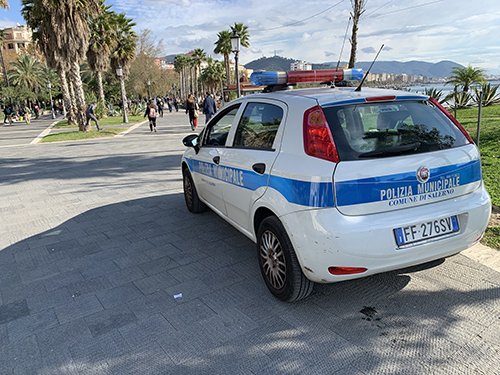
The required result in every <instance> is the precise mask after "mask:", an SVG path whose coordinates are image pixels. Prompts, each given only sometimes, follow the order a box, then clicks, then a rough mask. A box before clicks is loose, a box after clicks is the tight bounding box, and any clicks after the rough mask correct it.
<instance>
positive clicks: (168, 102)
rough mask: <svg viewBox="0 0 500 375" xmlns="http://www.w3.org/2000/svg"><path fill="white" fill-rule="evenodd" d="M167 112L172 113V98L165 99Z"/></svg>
mask: <svg viewBox="0 0 500 375" xmlns="http://www.w3.org/2000/svg"><path fill="white" fill-rule="evenodd" d="M167 105H168V111H169V112H170V113H172V98H167Z"/></svg>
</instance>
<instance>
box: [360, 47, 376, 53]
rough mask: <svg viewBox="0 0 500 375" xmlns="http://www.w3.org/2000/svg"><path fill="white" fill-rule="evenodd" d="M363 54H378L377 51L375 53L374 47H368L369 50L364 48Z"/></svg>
mask: <svg viewBox="0 0 500 375" xmlns="http://www.w3.org/2000/svg"><path fill="white" fill-rule="evenodd" d="M361 52H364V53H376V52H377V51H375V48H373V47H367V48H362V49H361Z"/></svg>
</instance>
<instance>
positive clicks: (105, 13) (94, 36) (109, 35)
mask: <svg viewBox="0 0 500 375" xmlns="http://www.w3.org/2000/svg"><path fill="white" fill-rule="evenodd" d="M100 7H101V12H100V14H98V15H97V17H95V18H92V19H91V20H90V21H89V27H90V37H89V48H88V50H87V62H88V64H89V68H90V69H91V70H92V71H93V72H94V73H95V75H96V80H97V87H98V91H99V98H100V100H101V102H102V105H103V107H104V108H106V99H105V97H104V89H103V87H102V72H105V71H106V70H108V67H109V57H110V55H111V52H112V51H113V48H114V45H115V37H114V36H115V31H114V29H113V22H114V20H115V17H114V14H113V12H110V11H109V8H111V6H110V5H105V4H104V1H103V0H100Z"/></svg>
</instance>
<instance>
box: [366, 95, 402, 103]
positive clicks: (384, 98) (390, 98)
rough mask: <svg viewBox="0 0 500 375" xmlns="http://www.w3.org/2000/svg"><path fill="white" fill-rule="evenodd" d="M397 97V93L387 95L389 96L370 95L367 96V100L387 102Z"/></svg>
mask: <svg viewBox="0 0 500 375" xmlns="http://www.w3.org/2000/svg"><path fill="white" fill-rule="evenodd" d="M394 99H396V95H387V96H370V97H369V98H365V101H367V102H386V101H390V100H394Z"/></svg>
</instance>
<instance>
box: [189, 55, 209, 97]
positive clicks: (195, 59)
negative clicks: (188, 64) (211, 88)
mask: <svg viewBox="0 0 500 375" xmlns="http://www.w3.org/2000/svg"><path fill="white" fill-rule="evenodd" d="M206 58H207V54H206V53H205V51H204V50H203V48H196V49H195V50H194V53H193V55H192V56H191V59H192V61H193V64H194V66H195V69H196V70H195V75H194V76H195V87H196V89H195V91H199V87H198V75H199V74H200V73H201V63H202V62H203V61H204V60H205V59H206Z"/></svg>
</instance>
